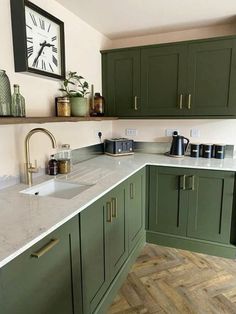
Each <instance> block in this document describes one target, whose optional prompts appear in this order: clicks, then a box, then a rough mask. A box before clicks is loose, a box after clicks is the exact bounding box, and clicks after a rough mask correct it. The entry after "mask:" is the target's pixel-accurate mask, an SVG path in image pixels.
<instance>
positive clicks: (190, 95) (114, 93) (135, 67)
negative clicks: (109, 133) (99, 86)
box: [102, 37, 236, 118]
mask: <svg viewBox="0 0 236 314" xmlns="http://www.w3.org/2000/svg"><path fill="white" fill-rule="evenodd" d="M102 58H103V59H102V60H103V94H104V96H105V98H106V103H107V112H106V113H107V115H110V116H111V115H117V116H119V117H180V118H181V117H184V116H187V117H195V116H198V117H206V116H208V117H221V116H228V117H230V116H234V115H235V114H236V89H235V88H234V86H236V85H235V84H236V39H235V38H234V37H225V38H220V39H208V40H198V41H192V42H183V43H177V44H176V43H173V44H167V45H156V46H147V47H142V48H136V49H134V48H131V49H119V50H113V51H110V52H109V51H108V52H104V53H103V55H102Z"/></svg>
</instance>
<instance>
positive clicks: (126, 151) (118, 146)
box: [104, 138, 134, 156]
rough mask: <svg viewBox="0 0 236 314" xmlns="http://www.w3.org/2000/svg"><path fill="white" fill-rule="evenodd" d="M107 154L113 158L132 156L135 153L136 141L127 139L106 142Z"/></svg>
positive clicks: (114, 139) (113, 139)
mask: <svg viewBox="0 0 236 314" xmlns="http://www.w3.org/2000/svg"><path fill="white" fill-rule="evenodd" d="M104 146H105V147H104V148H105V154H107V155H111V156H123V155H131V154H133V153H134V141H133V140H129V139H127V138H112V139H109V140H105V141H104Z"/></svg>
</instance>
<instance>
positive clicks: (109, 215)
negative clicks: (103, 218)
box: [106, 201, 112, 222]
mask: <svg viewBox="0 0 236 314" xmlns="http://www.w3.org/2000/svg"><path fill="white" fill-rule="evenodd" d="M106 209H107V222H112V203H111V202H110V201H109V202H107V203H106Z"/></svg>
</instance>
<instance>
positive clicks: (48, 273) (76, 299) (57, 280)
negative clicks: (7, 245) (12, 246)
mask: <svg viewBox="0 0 236 314" xmlns="http://www.w3.org/2000/svg"><path fill="white" fill-rule="evenodd" d="M78 253H79V222H78V217H76V218H74V219H72V220H71V221H70V222H68V223H66V224H64V225H63V226H62V227H60V228H59V229H58V230H56V231H54V232H53V233H52V234H50V235H49V236H47V237H45V238H44V239H43V240H41V241H40V242H39V243H37V244H35V245H34V246H33V247H31V248H30V249H28V250H27V251H26V252H24V253H23V254H21V255H20V256H18V257H17V258H15V259H14V260H13V261H11V262H10V263H9V264H7V265H6V266H4V267H3V268H1V269H0V291H1V293H0V308H1V310H0V312H1V313H4V314H13V313H14V314H22V313H34V314H51V313H57V314H74V313H82V297H81V287H80V283H81V278H80V257H79V254H78Z"/></svg>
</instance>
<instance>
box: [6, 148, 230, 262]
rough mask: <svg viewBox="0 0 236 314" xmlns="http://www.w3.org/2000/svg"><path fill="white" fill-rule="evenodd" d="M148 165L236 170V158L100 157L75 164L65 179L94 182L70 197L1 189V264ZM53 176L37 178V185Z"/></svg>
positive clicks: (142, 155) (15, 189) (61, 176)
mask: <svg viewBox="0 0 236 314" xmlns="http://www.w3.org/2000/svg"><path fill="white" fill-rule="evenodd" d="M146 165H159V166H173V167H186V168H199V169H211V170H224V171H236V160H235V159H231V158H226V159H224V160H217V159H209V160H208V159H204V158H199V159H195V158H191V157H184V158H171V157H167V156H164V155H158V154H141V153H136V154H134V155H131V156H125V157H110V156H106V155H102V156H98V157H96V158H93V159H90V160H88V161H84V162H81V163H79V164H77V165H74V166H73V171H72V172H71V173H70V174H69V175H60V176H58V178H60V179H61V180H68V181H71V182H80V183H87V184H94V185H93V186H91V187H90V188H89V189H87V190H85V191H84V192H82V193H81V194H79V195H77V196H76V197H74V198H72V199H70V200H67V199H59V198H53V197H39V196H32V195H26V194H22V193H19V192H20V191H21V190H24V189H25V188H26V187H27V186H26V185H25V184H16V185H14V186H12V187H9V188H6V189H3V190H1V191H0V267H3V266H4V265H5V264H7V263H8V262H10V261H11V260H12V259H14V258H15V257H17V256H18V255H19V254H21V253H22V252H24V251H25V250H27V249H28V248H29V247H31V246H32V245H34V244H35V243H37V242H38V241H39V240H41V239H43V238H44V237H45V236H47V235H48V234H50V233H51V232H52V231H54V230H55V229H57V228H58V227H60V226H61V225H63V224H64V223H65V222H67V221H68V220H70V219H71V218H72V217H74V216H75V215H77V214H78V213H79V212H81V211H82V210H84V209H85V208H86V207H88V206H89V205H91V204H92V203H93V202H95V201H96V200H97V199H99V198H100V197H102V196H103V195H105V194H106V193H107V192H109V191H110V190H111V189H113V188H114V187H115V186H117V185H119V184H120V183H121V182H122V181H124V180H126V179H127V178H128V177H129V176H131V175H132V174H134V173H135V172H137V171H138V170H140V169H141V168H143V167H144V166H146ZM49 179H52V177H51V176H46V175H44V176H42V177H40V178H37V179H36V180H35V182H34V184H38V183H41V182H43V181H45V180H49Z"/></svg>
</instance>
